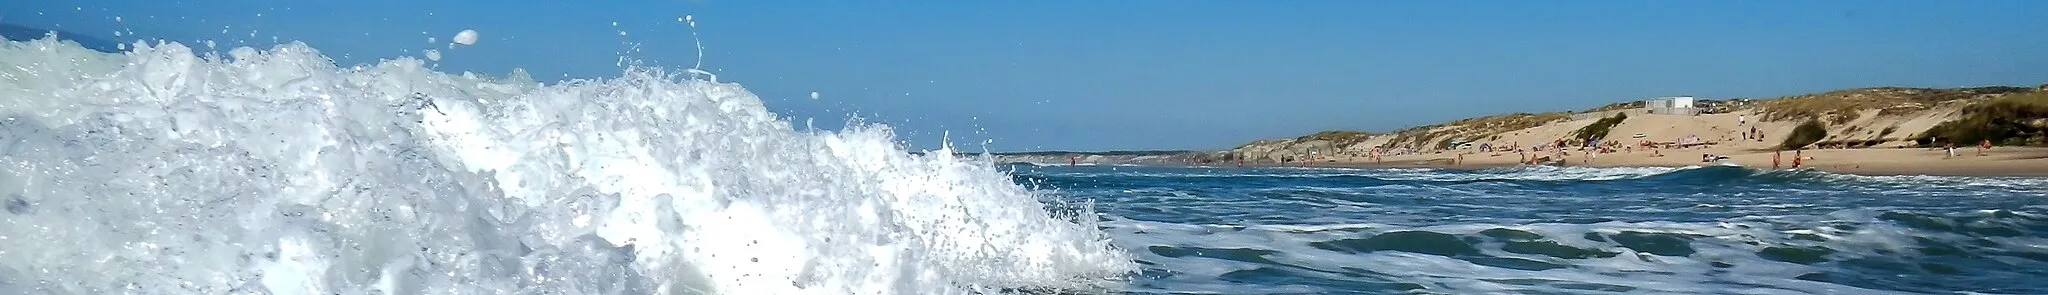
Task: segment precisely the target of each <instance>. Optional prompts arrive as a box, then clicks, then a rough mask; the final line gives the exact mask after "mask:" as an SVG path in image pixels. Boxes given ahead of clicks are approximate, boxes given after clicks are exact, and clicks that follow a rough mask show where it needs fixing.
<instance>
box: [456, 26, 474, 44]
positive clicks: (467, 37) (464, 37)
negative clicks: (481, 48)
mask: <svg viewBox="0 0 2048 295" xmlns="http://www.w3.org/2000/svg"><path fill="white" fill-rule="evenodd" d="M454 41H455V44H462V45H476V30H467V29H465V30H462V31H461V32H456V33H455V40H454Z"/></svg>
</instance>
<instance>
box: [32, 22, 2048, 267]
mask: <svg viewBox="0 0 2048 295" xmlns="http://www.w3.org/2000/svg"><path fill="white" fill-rule="evenodd" d="M131 48H133V50H132V51H129V52H124V53H117V54H109V53H100V52H95V51H91V50H87V49H85V48H82V47H78V46H76V45H75V44H67V43H64V42H59V41H54V40H50V39H44V40H34V41H21V42H8V43H6V44H5V46H4V47H0V205H4V206H0V207H4V211H0V293H6V294H15V293H26V294H990V293H1028V294H1120V293H1128V294H1915V293H1918V294H1957V293H1986V294H2043V293H2048V282H2044V281H2042V280H2041V278H2044V277H2048V240H2044V239H2043V237H2048V205H2044V204H2048V202H2044V197H2048V179H2041V178H1976V177H1917V176H1896V177H1866V176H1849V175H1836V174H1827V173H1820V172H1811V171H1774V172H1764V171H1755V170H1747V169H1743V168H1738V167H1707V168H1698V167H1689V168H1603V169H1595V168H1550V167H1531V168H1504V169H1492V170H1479V171H1452V170H1433V169H1337V168H1257V169H1251V168H1207V167H1140V166H1075V167H1067V166H1035V165H1007V164H997V163H993V162H990V161H988V160H986V159H985V158H978V157H956V156H953V153H952V151H950V150H940V151H930V152H915V153H914V152H912V151H907V150H905V149H903V148H901V147H899V144H898V143H897V141H896V139H894V138H893V136H892V135H891V132H890V130H889V129H888V127H886V126H880V125H860V124H855V125H854V127H851V128H849V129H847V130H841V131H819V130H807V129H798V128H793V127H792V126H790V124H789V122H788V121H786V120H783V119H780V118H778V117H776V116H775V115H774V114H772V113H770V112H768V111H767V110H766V109H764V108H763V107H762V105H761V101H760V99H759V98H757V97H755V96H753V95H752V94H750V93H748V92H747V91H746V90H745V89H744V88H743V87H741V86H740V85H739V84H734V83H718V82H712V81H709V80H707V79H696V78H691V77H688V76H678V75H670V74H664V72H663V71H661V70H658V69H631V70H627V71H624V72H623V73H621V74H620V75H618V76H617V77H610V78H604V79H591V80H574V81H566V82H560V83H541V82H537V81H533V80H530V79H529V78H525V77H524V76H523V75H516V74H515V75H508V76H509V77H502V78H499V77H485V76H482V75H475V74H470V73H443V72H437V71H434V70H432V69H431V68H430V67H427V66H425V65H424V61H421V60H417V59H410V58H400V59H395V60H388V61H383V62H379V63H375V64H367V65H359V66H339V65H335V64H334V63H333V62H332V61H330V60H328V59H327V58H326V57H325V56H323V55H321V54H320V53H319V52H318V51H317V50H315V49H314V48H310V47H307V46H305V45H303V44H298V43H290V44H283V45H278V46H273V47H271V48H268V49H260V50H259V49H254V48H237V49H234V50H232V51H230V52H229V53H228V54H227V55H225V56H215V55H212V54H203V53H195V51H194V50H192V49H191V48H187V47H186V46H185V45H182V44H177V43H156V44H150V43H137V44H134V46H131Z"/></svg>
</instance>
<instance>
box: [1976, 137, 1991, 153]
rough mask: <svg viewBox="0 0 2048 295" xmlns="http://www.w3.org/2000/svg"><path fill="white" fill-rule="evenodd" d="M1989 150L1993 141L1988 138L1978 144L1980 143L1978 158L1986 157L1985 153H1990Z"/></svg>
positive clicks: (1978, 145)
mask: <svg viewBox="0 0 2048 295" xmlns="http://www.w3.org/2000/svg"><path fill="white" fill-rule="evenodd" d="M1989 150H1991V139H1989V138H1986V139H1984V141H1982V142H1978V143H1977V156H1978V157H1983V156H1984V151H1989Z"/></svg>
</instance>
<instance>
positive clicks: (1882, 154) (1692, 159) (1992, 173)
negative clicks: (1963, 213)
mask: <svg viewBox="0 0 2048 295" xmlns="http://www.w3.org/2000/svg"><path fill="white" fill-rule="evenodd" d="M1714 151H1716V150H1714V149H1678V150H1664V151H1659V152H1660V153H1662V154H1663V156H1655V155H1656V154H1655V153H1649V152H1638V153H1625V154H1624V153H1616V154H1602V155H1601V156H1599V157H1598V158H1595V159H1592V162H1593V163H1592V164H1590V165H1588V164H1584V161H1586V160H1587V159H1586V158H1584V157H1582V155H1581V154H1573V156H1572V157H1571V159H1567V160H1566V165H1561V166H1564V167H1596V168H1628V167H1660V168H1678V167H1688V166H1706V165H1715V164H1713V163H1704V162H1700V161H1699V157H1698V156H1696V155H1698V154H1702V153H1706V154H1716V153H1712V152H1714ZM1722 152H1727V151H1722ZM1686 154H1691V155H1695V156H1685V155H1686ZM1793 154H1794V153H1792V152H1785V153H1783V154H1782V155H1781V157H1780V163H1779V164H1780V167H1779V170H1789V169H1794V168H1792V167H1791V166H1792V165H1791V158H1792V155H1793ZM1798 154H1799V155H1801V156H1803V157H1806V158H1807V159H1804V160H1802V161H1801V162H1802V163H1801V164H1802V165H1800V167H1799V168H1798V169H1811V170H1816V171H1822V172H1828V173H1837V174H1850V175H1864V176H1910V175H1925V176H1971V177H2048V148H2043V147H1996V148H1993V149H1991V150H1990V151H1987V152H1986V154H1985V155H1983V156H1979V155H1977V151H1976V149H1975V148H1969V149H1963V148H1958V151H1957V156H1956V157H1954V158H1945V156H1946V155H1945V153H1944V152H1943V151H1941V150H1938V149H1926V148H1862V149H1822V150H1804V151H1801V152H1799V153H1798ZM1456 155H1457V154H1451V153H1444V154H1427V155H1403V156H1389V157H1385V160H1384V161H1382V162H1381V163H1372V162H1370V159H1354V158H1344V159H1336V160H1322V161H1316V162H1295V163H1256V164H1254V163H1245V165H1244V166H1243V167H1244V168H1253V167H1261V168H1265V167H1302V168H1316V167H1327V168H1432V169H1453V170H1480V169H1490V168H1507V167H1519V166H1526V165H1525V164H1521V163H1519V162H1520V160H1519V158H1520V156H1519V155H1516V154H1513V153H1505V154H1503V155H1501V156H1493V155H1490V154H1477V153H1467V154H1464V155H1465V157H1466V158H1465V163H1459V164H1450V162H1451V161H1453V160H1454V159H1455V157H1456ZM1716 155H1725V156H1728V157H1729V159H1728V160H1727V161H1729V162H1732V163H1735V164H1738V165H1741V166H1742V167H1745V168H1751V169H1762V170H1769V169H1770V167H1771V160H1772V156H1773V153H1771V152H1746V153H1737V154H1716ZM1235 165H1236V164H1235V163H1223V165H1214V166H1211V167H1224V168H1231V167H1236V166H1235Z"/></svg>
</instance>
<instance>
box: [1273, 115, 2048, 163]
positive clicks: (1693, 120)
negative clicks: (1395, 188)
mask: <svg viewBox="0 0 2048 295" xmlns="http://www.w3.org/2000/svg"><path fill="white" fill-rule="evenodd" d="M1959 108H1960V105H1957V104H1948V105H1942V106H1939V107H1936V108H1934V109H1933V110H1930V111H1927V112H1923V113H1920V114H1917V115H1914V116H1878V115H1877V112H1876V110H1869V111H1868V112H1867V113H1868V114H1867V115H1865V116H1861V117H1859V119H1856V120H1854V121H1852V122H1850V123H1848V124H1831V125H1830V126H1829V128H1828V129H1830V130H1829V134H1830V136H1829V138H1830V139H1831V140H1840V139H1850V140H1878V139H1889V140H1888V141H1889V142H1888V143H1885V144H1880V145H1878V146H1874V147H1868V148H1855V149H1811V148H1810V149H1807V150H1804V151H1802V152H1800V153H1799V154H1800V155H1801V156H1804V157H1808V158H1810V159H1806V160H1802V161H1801V162H1802V164H1803V165H1801V166H1800V167H1802V168H1813V169H1816V170H1821V171H1827V172H1834V173H1847V174H1860V175H1971V176H2048V148H2042V147H1994V148H1993V149H1992V150H1990V151H1989V152H1988V153H1987V154H1986V155H1985V156H1978V155H1977V145H1976V143H1964V144H1959V145H1958V146H1957V151H1956V154H1957V155H1958V156H1957V157H1955V158H1946V157H1945V154H1946V153H1945V152H1943V151H1942V150H1941V149H1928V148H1901V147H1902V146H1905V145H1907V142H1903V141H1901V140H1903V139H1904V138H1906V137H1907V134H1919V133H1923V132H1925V131H1926V130H1927V129H1928V128H1930V127H1933V126H1934V125H1935V124H1936V123H1939V122H1941V121H1944V120H1946V119H1947V118H1948V117H1949V116H1951V115H1953V114H1954V112H1956V110H1957V109H1959ZM1760 117H1761V114H1759V113H1757V112H1755V111H1754V110H1745V111H1740V112H1734V113H1725V114H1706V115H1634V116H1630V117H1629V118H1628V119H1627V120H1624V121H1623V122H1622V123H1621V124H1619V125H1615V126H1614V127H1613V128H1612V131H1611V132H1610V133H1609V134H1608V136H1607V138H1608V139H1609V140H1610V141H1618V142H1620V143H1622V144H1625V145H1633V144H1635V143H1638V142H1642V141H1655V142H1667V143H1668V142H1674V141H1677V140H1678V139H1679V138H1681V137H1687V136H1696V137H1698V138H1699V139H1701V140H1704V141H1706V142H1709V143H1711V144H1708V145H1701V146H1696V147H1690V148H1666V149H1656V150H1654V151H1653V150H1646V149H1644V148H1635V149H1633V151H1624V150H1616V151H1615V152H1614V153H1607V154H1601V155H1600V156H1599V157H1598V158H1596V159H1592V160H1591V161H1590V163H1588V159H1587V158H1586V155H1585V153H1584V152H1581V151H1577V150H1572V151H1570V152H1569V153H1570V156H1568V157H1566V158H1567V159H1566V162H1565V165H1566V166H1590V167H1684V166H1699V165H1714V163H1702V162H1701V161H1700V158H1701V154H1713V155H1723V156H1728V157H1729V161H1731V162H1733V163H1735V164H1740V165H1742V166H1745V167H1750V168H1758V169H1769V168H1771V158H1772V152H1771V151H1773V150H1776V149H1777V146H1778V145H1779V144H1781V143H1782V142H1783V141H1784V138H1785V137H1786V136H1789V135H1790V134H1791V132H1792V129H1793V127H1794V125H1796V122H1794V121H1778V122H1759V121H1760ZM1594 120H1597V118H1588V119H1583V120H1574V121H1566V122H1559V123H1553V124H1547V125H1543V126H1538V127H1535V128H1529V129H1522V130H1517V131H1511V132H1505V133H1502V134H1499V135H1498V136H1495V137H1492V138H1489V140H1486V141H1482V142H1480V143H1488V144H1491V145H1493V146H1498V147H1507V146H1521V147H1529V146H1535V145H1538V144H1542V143H1545V142H1551V141H1553V140H1556V139H1560V138H1568V137H1570V136H1571V135H1570V134H1571V132H1572V131H1574V130H1577V129H1579V127H1581V126H1585V125H1587V124H1591V123H1592V122H1593V121H1594ZM1879 126H1884V127H1879ZM1751 128H1756V129H1757V130H1758V131H1760V132H1762V133H1764V138H1763V139H1762V140H1756V139H1744V133H1745V132H1746V131H1749V130H1751ZM1883 129H1891V130H1889V131H1886V130H1883ZM1638 134H1640V135H1641V137H1637V135H1638ZM1385 140H1386V139H1384V138H1376V139H1374V140H1373V141H1368V144H1372V145H1377V144H1382V143H1384V142H1385ZM1880 141H1886V140H1880ZM1783 153H1784V154H1783V155H1782V159H1781V161H1780V163H1779V164H1780V165H1779V168H1781V169H1790V168H1792V158H1793V152H1792V151H1784V152H1783ZM1460 154H1463V161H1462V163H1458V164H1456V165H1452V164H1451V163H1452V162H1453V161H1454V160H1456V159H1457V158H1458V155H1460ZM1534 154H1540V155H1551V154H1552V153H1551V152H1547V151H1546V152H1538V153H1534ZM1657 154H1662V156H1656V155H1657ZM1520 161H1523V158H1522V157H1521V156H1519V155H1517V154H1516V153H1514V152H1504V153H1502V152H1493V153H1479V152H1477V149H1474V148H1465V149H1457V150H1447V151H1428V152H1424V153H1422V154H1411V155H1400V156H1386V157H1382V158H1381V159H1380V161H1379V163H1374V161H1373V160H1372V158H1370V157H1366V156H1363V155H1354V156H1344V157H1334V158H1331V157H1323V158H1320V159H1317V160H1315V161H1310V162H1296V163H1285V164H1281V166H1345V167H1439V168H1490V167H1503V166H1517V165H1521V163H1520Z"/></svg>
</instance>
